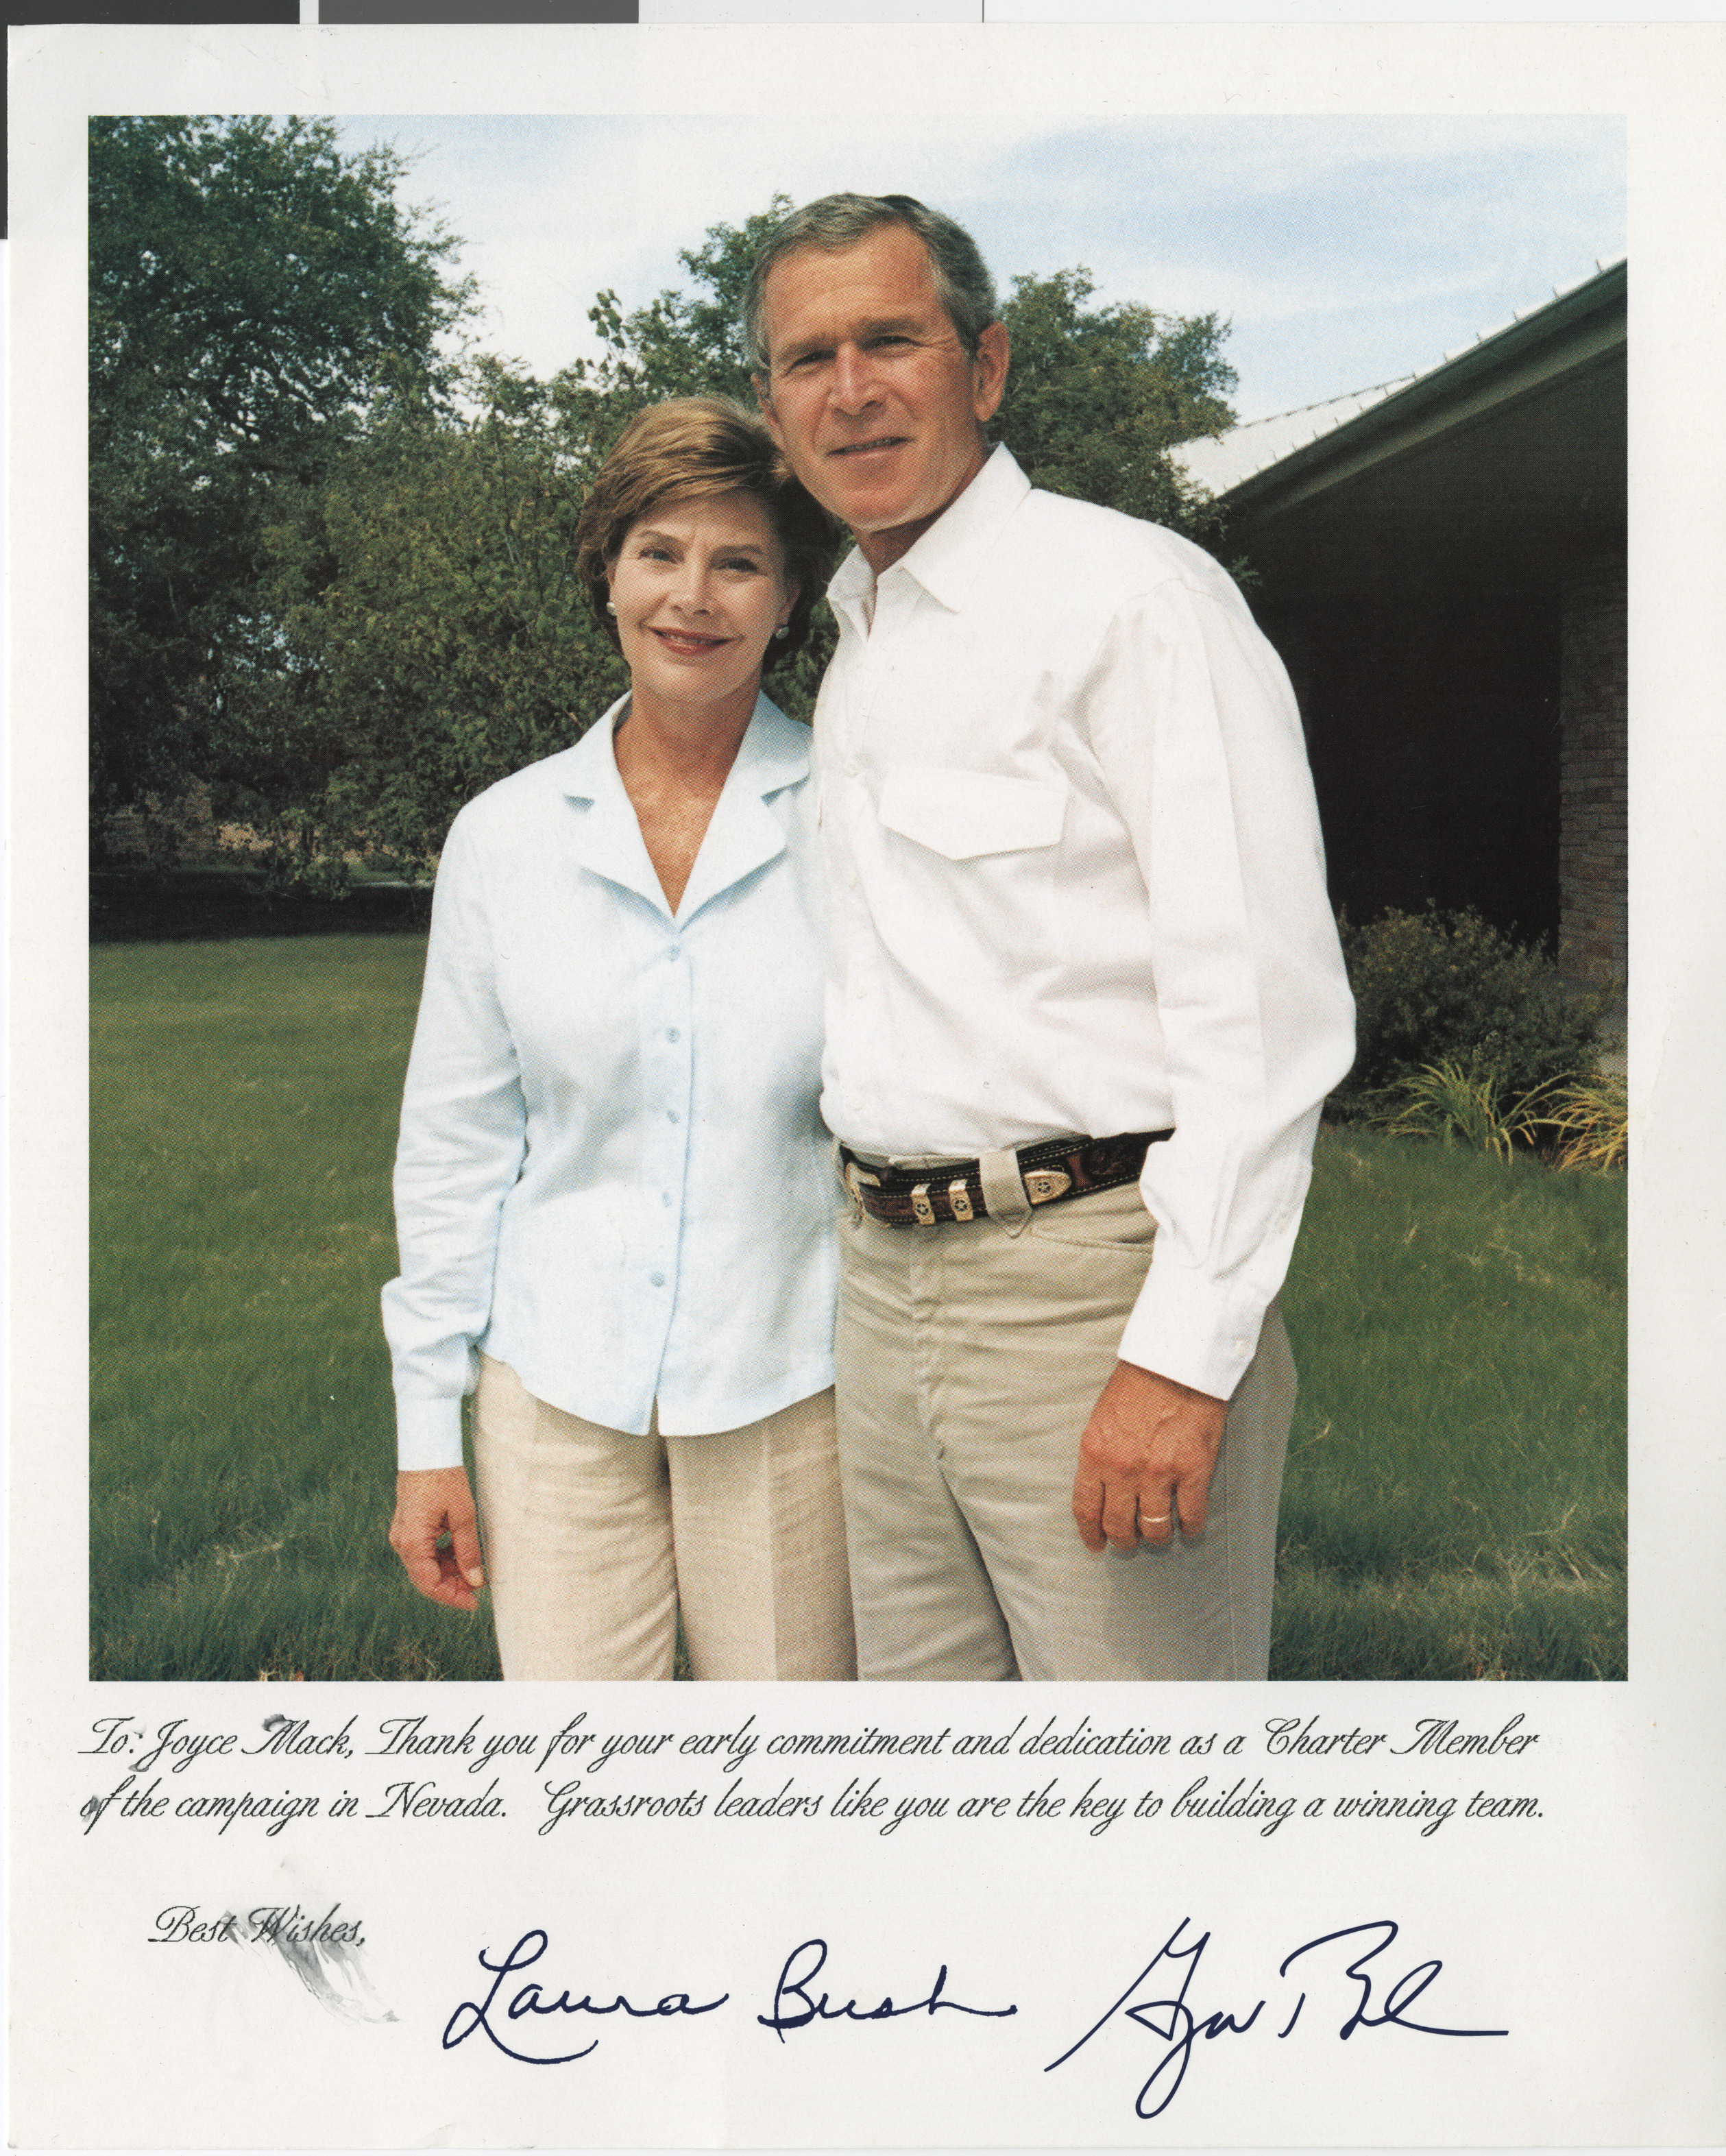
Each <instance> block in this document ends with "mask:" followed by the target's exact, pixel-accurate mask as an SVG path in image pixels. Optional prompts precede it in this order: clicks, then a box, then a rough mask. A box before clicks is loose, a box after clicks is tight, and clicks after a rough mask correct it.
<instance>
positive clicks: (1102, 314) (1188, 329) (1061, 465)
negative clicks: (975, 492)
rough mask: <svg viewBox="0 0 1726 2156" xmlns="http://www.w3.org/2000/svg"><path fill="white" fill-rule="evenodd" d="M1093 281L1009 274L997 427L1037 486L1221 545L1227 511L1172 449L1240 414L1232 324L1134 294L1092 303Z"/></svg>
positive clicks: (1082, 273) (1076, 273) (1078, 272)
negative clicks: (1172, 310)
mask: <svg viewBox="0 0 1726 2156" xmlns="http://www.w3.org/2000/svg"><path fill="white" fill-rule="evenodd" d="M1094 290H1096V285H1095V283H1094V281H1093V280H1092V275H1091V273H1090V271H1089V270H1088V269H1082V268H1081V269H1057V270H1056V273H1055V275H1053V276H1052V277H1015V279H1014V280H1013V292H1012V296H1011V298H1010V299H1009V300H1008V301H1007V303H1006V305H1004V307H1003V309H1002V311H1001V318H1002V320H1003V321H1004V322H1005V323H1006V325H1007V329H1008V332H1009V335H1010V336H1011V337H1012V340H1013V365H1012V371H1011V372H1010V373H1009V376H1008V377H1007V393H1006V396H1005V398H1004V399H1003V400H1002V404H1001V409H1000V411H999V414H998V415H997V418H996V421H995V427H996V431H997V433H998V434H999V436H1000V438H1001V439H1002V440H1003V441H1004V442H1005V443H1006V444H1007V445H1008V446H1009V449H1011V450H1012V452H1013V454H1014V455H1015V457H1016V458H1017V459H1019V462H1020V464H1021V465H1023V466H1024V467H1025V475H1026V477H1027V478H1028V479H1029V480H1030V482H1031V484H1032V485H1033V486H1040V487H1045V488H1046V489H1047V490H1048V491H1049V492H1050V493H1051V494H1066V495H1074V496H1076V498H1077V499H1078V500H1081V501H1097V502H1101V503H1102V504H1103V506H1105V507H1106V508H1109V509H1118V510H1120V511H1122V512H1123V513H1124V514H1126V515H1127V516H1140V517H1143V518H1145V519H1147V520H1148V521H1149V522H1151V523H1153V524H1164V525H1167V526H1169V527H1170V528H1171V529H1173V530H1174V531H1180V532H1183V533H1184V535H1185V536H1187V537H1189V538H1190V539H1194V540H1196V541H1197V542H1199V545H1200V546H1208V547H1211V548H1212V549H1213V551H1215V549H1216V548H1217V547H1219V546H1220V542H1221V539H1222V536H1223V533H1222V521H1221V516H1220V512H1219V511H1218V510H1217V508H1216V506H1215V504H1214V503H1213V502H1212V501H1211V500H1210V498H1209V496H1208V495H1205V493H1204V492H1203V491H1202V490H1199V489H1198V488H1196V487H1195V486H1194V485H1193V483H1192V482H1191V481H1190V480H1189V479H1187V477H1186V475H1184V473H1183V472H1182V471H1181V470H1180V469H1179V466H1178V465H1176V464H1175V463H1174V459H1172V458H1171V457H1170V455H1169V451H1170V449H1172V448H1173V447H1174V445H1175V444H1177V443H1179V442H1189V441H1191V440H1193V439H1194V438H1195V437H1196V436H1198V435H1199V434H1220V433H1221V432H1222V431H1223V429H1225V427H1228V426H1230V425H1231V424H1232V423H1233V422H1234V416H1235V415H1234V413H1232V412H1231V411H1230V408H1229V406H1228V404H1227V403H1225V398H1226V397H1227V394H1228V393H1229V391H1230V390H1231V389H1232V388H1234V386H1235V370H1234V369H1233V368H1232V367H1230V366H1229V365H1228V364H1227V363H1226V362H1225V361H1224V359H1223V357H1222V356H1221V350H1220V347H1221V344H1222V340H1223V338H1224V337H1225V336H1226V335H1227V333H1228V332H1227V326H1226V324H1225V323H1222V322H1220V321H1218V319H1217V317H1216V316H1215V315H1187V316H1182V315H1159V314H1157V313H1155V312H1153V310H1152V309H1151V308H1149V307H1147V306H1142V305H1138V303H1137V302H1132V301H1129V302H1126V303H1121V304H1117V305H1112V306H1107V307H1095V308H1090V309H1087V308H1086V305H1085V304H1084V303H1085V301H1086V300H1088V299H1089V298H1090V296H1091V295H1092V292H1093V291H1094Z"/></svg>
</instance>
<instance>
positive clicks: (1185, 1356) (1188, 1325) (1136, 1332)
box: [1120, 1256, 1265, 1400]
mask: <svg viewBox="0 0 1726 2156" xmlns="http://www.w3.org/2000/svg"><path fill="white" fill-rule="evenodd" d="M1264 1320H1265V1312H1264V1306H1262V1305H1261V1304H1260V1303H1257V1302H1256V1301H1255V1302H1251V1303H1248V1304H1246V1305H1245V1306H1243V1304H1242V1302H1241V1298H1240V1296H1238V1295H1235V1296H1230V1295H1229V1293H1228V1292H1227V1291H1226V1290H1225V1289H1223V1288H1221V1287H1219V1286H1217V1284H1216V1282H1215V1281H1210V1280H1207V1279H1205V1276H1204V1275H1203V1274H1202V1273H1195V1272H1192V1271H1189V1270H1186V1269H1184V1268H1183V1267H1181V1266H1179V1265H1171V1264H1169V1262H1168V1261H1167V1260H1164V1262H1163V1263H1162V1264H1160V1265H1159V1264H1158V1262H1157V1260H1156V1258H1155V1257H1154V1256H1153V1258H1152V1260H1151V1270H1150V1272H1149V1274H1148V1276H1147V1277H1146V1280H1145V1284H1144V1286H1143V1290H1142V1291H1141V1292H1140V1294H1139V1298H1138V1301H1137V1303H1135V1304H1134V1306H1133V1314H1132V1316H1131V1317H1129V1318H1128V1321H1127V1330H1126V1332H1124V1333H1123V1334H1122V1337H1121V1351H1120V1353H1121V1360H1122V1362H1123V1363H1137V1364H1138V1367H1139V1368H1140V1369H1142V1370H1154V1371H1155V1372H1156V1373H1157V1374H1158V1377H1162V1378H1174V1381H1175V1383H1177V1384H1181V1385H1190V1386H1192V1388H1193V1389H1194V1391H1195V1392H1200V1393H1209V1394H1210V1395H1211V1397H1212V1399H1219V1400H1226V1399H1230V1398H1231V1397H1232V1395H1233V1394H1234V1391H1235V1387H1236V1386H1237V1385H1238V1384H1239V1383H1240V1382H1241V1378H1243V1377H1245V1376H1246V1366H1247V1364H1248V1363H1250V1362H1251V1360H1252V1358H1253V1356H1254V1355H1255V1354H1256V1352H1257V1350H1258V1344H1259V1328H1260V1327H1261V1325H1262V1324H1263V1323H1264Z"/></svg>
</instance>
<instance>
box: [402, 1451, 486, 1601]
mask: <svg viewBox="0 0 1726 2156" xmlns="http://www.w3.org/2000/svg"><path fill="white" fill-rule="evenodd" d="M445 1534H447V1535H448V1536H449V1546H448V1548H444V1549H439V1547H438V1543H439V1539H440V1537H443V1536H444V1535H445ZM389 1546H390V1548H392V1549H393V1551H394V1552H395V1553H396V1555H397V1556H398V1558H400V1559H401V1560H402V1563H403V1566H404V1567H405V1568H406V1570H407V1573H408V1578H409V1579H411V1580H412V1581H413V1583H414V1585H415V1586H416V1587H417V1588H418V1589H419V1592H420V1593H421V1594H424V1596H426V1598H427V1599H429V1600H430V1601H433V1602H445V1603H447V1604H449V1607H450V1608H451V1609H478V1608H479V1606H480V1605H479V1600H478V1598H477V1597H476V1596H475V1593H474V1589H475V1588H476V1587H483V1586H484V1585H485V1567H484V1566H483V1565H482V1564H481V1563H480V1523H479V1520H478V1517H477V1516H476V1514H475V1511H474V1493H473V1491H471V1490H470V1488H469V1487H468V1480H467V1470H466V1469H465V1467H424V1468H419V1469H416V1470H414V1471H412V1472H411V1473H407V1474H401V1475H398V1476H397V1477H396V1516H395V1517H394V1518H393V1520H392V1521H391V1522H390V1523H389Z"/></svg>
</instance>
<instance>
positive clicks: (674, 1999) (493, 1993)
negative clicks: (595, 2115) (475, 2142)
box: [444, 1930, 731, 2066]
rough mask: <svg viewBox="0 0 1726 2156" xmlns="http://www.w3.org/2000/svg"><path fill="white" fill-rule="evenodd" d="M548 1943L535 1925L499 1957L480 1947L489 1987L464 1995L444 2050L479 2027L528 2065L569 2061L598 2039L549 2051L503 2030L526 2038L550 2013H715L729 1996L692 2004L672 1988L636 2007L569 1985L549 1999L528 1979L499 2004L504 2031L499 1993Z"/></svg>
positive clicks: (650, 2016)
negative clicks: (496, 2015) (529, 2046)
mask: <svg viewBox="0 0 1726 2156" xmlns="http://www.w3.org/2000/svg"><path fill="white" fill-rule="evenodd" d="M549 1944H550V1941H549V1940H548V1939H547V1937H546V1934H545V1933H543V1932H542V1931H539V1930H534V1931H531V1932H523V1933H522V1934H521V1938H519V1939H517V1940H516V1943H515V1944H514V1946H512V1947H511V1948H510V1950H509V1952H508V1953H507V1954H506V1955H505V1957H504V1958H503V1959H502V1960H501V1961H490V1960H488V1959H487V1958H486V1956H485V1950H484V1949H483V1948H481V1949H480V1968H481V1969H485V1970H486V1971H487V1972H488V1973H489V1974H490V1975H491V1989H490V1990H489V1991H488V1992H487V1993H486V1994H485V1998H484V1999H480V2000H477V2001H476V2000H475V1999H463V2000H462V2002H461V2004H460V2006H458V2007H457V2008H456V2010H455V2012H454V2013H453V2014H452V2015H450V2016H449V2020H448V2021H447V2022H446V2023H445V2024H444V2050H445V2051H454V2050H455V2046H457V2045H458V2044H465V2042H466V2041H467V2040H468V2038H469V2037H470V2036H471V2035H473V2034H474V2033H475V2030H483V2032H484V2033H485V2035H486V2037H487V2038H489V2040H491V2042H492V2043H494V2044H496V2046H497V2048H498V2050H499V2051H501V2052H502V2053H503V2055H504V2056H505V2057H506V2058H509V2059H516V2060H518V2061H520V2062H521V2065H522V2066H568V2065H569V2064H571V2062H572V2061H574V2060H576V2059H584V2058H586V2057H587V2056H588V2053H589V2052H590V2051H594V2050H595V2049H597V2047H598V2042H599V2039H598V2037H597V2036H596V2037H594V2039H593V2042H592V2043H591V2044H585V2045H583V2046H582V2048H581V2049H580V2050H579V2051H559V2052H555V2053H547V2052H542V2051H517V2050H516V2043H515V2042H508V2043H506V2041H505V2040H504V2039H505V2035H508V2036H510V2037H511V2038H514V2039H515V2040H516V2042H525V2041H526V2040H527V2036H528V2035H530V2034H531V2032H532V2030H533V2027H534V2025H535V2022H536V2020H539V2019H541V2018H542V2017H544V2016H545V2015H568V2014H601V2015H604V2014H624V2015H629V2017H630V2018H631V2019H632V2020H637V2021H651V2020H660V2019H670V2017H672V2016H674V2015H680V2014H688V2015H696V2014H711V2012H712V2011H713V2010H714V2008H715V2007H716V2006H723V2005H724V2004H725V2002H726V2000H727V1999H729V1998H730V1997H731V1994H730V1993H729V1992H728V1991H724V1992H722V1993H721V1994H720V1995H719V1997H718V1998H717V1999H708V2000H707V2001H706V2004H705V2005H701V2006H697V2005H693V2004H692V2003H691V1999H690V1994H688V1993H687V1992H686V1991H673V1992H668V1993H667V1994H665V1997H664V1998H662V1999H660V2001H659V2003H658V2004H657V2005H653V2006H632V2005H630V2003H629V2000H628V1999H625V1998H624V1995H623V1994H622V1993H621V1992H619V1993H617V1994H616V1995H615V1996H614V1998H613V1999H612V2000H611V2002H610V2003H609V2005H600V2004H599V2002H598V2000H597V1999H595V1998H594V1997H593V1994H592V1993H591V1992H584V1993H583V1994H582V1996H581V1997H580V1998H579V1999H572V1998H571V1997H570V1995H569V1993H568V1989H567V1988H566V1989H563V1990H562V1991H560V1992H559V1993H558V1994H557V1997H556V1998H555V1999H548V1998H547V1996H546V1987H545V1986H544V1985H543V1984H522V1985H521V1987H520V1989H518V1990H516V1991H515V1992H513V1993H512V1994H511V1996H510V1998H509V1999H508V2000H507V2001H506V2003H505V2004H504V2005H503V2007H502V2009H501V2013H502V2018H503V2021H504V2025H505V2027H504V2030H503V2032H502V2033H500V2032H499V2030H497V2029H496V2027H494V2026H493V2025H492V2019H491V2017H492V2013H493V2010H494V2009H496V2007H497V2004H498V1999H497V1994H499V1992H500V1991H501V1990H502V1989H503V1987H504V1985H505V1984H506V1982H507V1981H508V1979H510V1978H511V1977H512V1976H519V1975H520V1974H521V1972H522V1970H523V1969H532V1968H533V1967H534V1966H535V1964H536V1963H538V1962H539V1961H541V1960H542V1958H544V1955H545V1953H546V1949H547V1947H548V1946H549ZM520 2025H525V2026H520Z"/></svg>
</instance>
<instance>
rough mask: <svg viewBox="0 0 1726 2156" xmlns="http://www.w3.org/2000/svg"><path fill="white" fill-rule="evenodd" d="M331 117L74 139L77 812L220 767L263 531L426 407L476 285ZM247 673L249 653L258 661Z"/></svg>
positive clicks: (152, 121) (141, 124) (253, 627)
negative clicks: (86, 183) (83, 497)
mask: <svg viewBox="0 0 1726 2156" xmlns="http://www.w3.org/2000/svg"><path fill="white" fill-rule="evenodd" d="M406 169H407V168H406V166H405V164H404V162H403V160H402V159H400V158H399V157H397V156H396V154H395V153H394V152H393V151H390V150H388V149H386V148H378V149H372V150H370V151H366V152H364V153H363V154H362V155H360V156H358V157H348V156H345V155H343V154H342V151H340V150H339V149H338V147H337V146H336V130H335V128H334V126H332V125H331V123H330V122H328V121H311V122H308V121H301V120H294V119H289V120H285V121H278V120H273V119H251V118H246V119H206V118H137V119H108V118H102V119H96V120H94V121H92V122H91V124H90V579H91V593H90V631H91V635H90V643H91V680H90V743H91V795H92V808H93V811H94V813H95V816H96V817H97V819H100V818H101V817H102V816H103V815H105V814H106V813H107V812H108V811H109V810H110V809H111V808H113V807H114V806H116V804H117V803H121V802H125V801H135V800H137V799H138V798H141V796H142V795H144V794H145V793H146V792H148V791H151V790H152V789H154V790H158V791H161V792H162V793H171V792H175V791H177V790H178V789H179V788H181V787H182V786H183V785H184V784H185V783H187V780H188V779H190V778H194V777H202V778H209V777H215V776H218V775H219V766H220V764H221V762H222V757H221V754H220V751H219V745H218V742H217V741H216V739H215V736H214V731H213V716H214V714H215V710H216V685H217V684H218V682H219V681H220V680H221V679H222V677H223V674H224V672H225V671H226V670H228V669H229V667H230V666H231V665H234V664H236V663H239V662H240V660H241V654H244V651H245V648H246V646H247V644H248V643H249V641H250V642H251V643H253V644H255V642H256V634H257V622H256V587H257V579H258V575H259V560H260V555H259V549H260V543H261V542H260V533H261V530H262V526H263V523H264V521H265V516H266V514H267V513H269V507H270V504H271V503H272V502H273V501H274V500H275V499H276V498H277V497H279V496H280V494H281V493H282V491H283V490H291V489H294V488H300V489H305V488H308V487H311V486H314V485H316V483H317V482H318V480H320V478H321V475H323V473H324V472H325V471H326V470H327V469H328V466H329V463H330V459H331V456H332V454H334V453H335V451H336V449H339V448H340V447H341V446H342V445H343V444H347V443H349V442H351V441H352V440H354V439H357V436H358V434H360V432H361V429H362V424H363V423H367V422H370V421H374V420H376V419H377V418H380V417H386V416H388V415H389V414H391V413H396V412H399V411H403V410H405V409H407V408H410V407H413V406H414V405H415V404H419V403H424V401H425V400H426V399H428V398H437V397H438V396H439V394H440V393H441V391H442V389H443V388H444V370H443V367H442V366H441V365H440V362H439V338H440V336H442V335H443V333H444V331H447V330H449V329H450V328H452V327H453V326H455V325H456V324H457V323H459V322H460V320H461V319H462V317H463V316H464V315H465V313H466V311H468V309H469V307H470V302H471V293H472V288H471V285H470V283H468V282H467V281H465V280H456V281H453V280H451V279H450V278H449V276H448V275H447V274H446V272H445V269H444V264H445V262H446V260H447V259H448V257H449V254H451V253H452V252H453V250H454V249H455V246H456V244H457V243H456V242H455V240H454V239H452V238H451V237H450V236H449V234H446V233H444V231H443V230H442V229H441V228H439V227H438V226H436V225H434V224H429V223H428V222H427V221H426V219H425V218H424V214H423V213H419V212H416V211H412V210H404V209H403V208H401V207H400V206H399V205H398V203H397V201H396V196H395V189H396V187H397V184H398V182H399V181H400V179H401V178H402V177H403V173H404V172H405V171H406ZM249 663H250V664H252V665H257V664H259V663H260V660H259V653H258V652H257V650H256V649H253V650H252V651H251V652H250V654H249Z"/></svg>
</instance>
